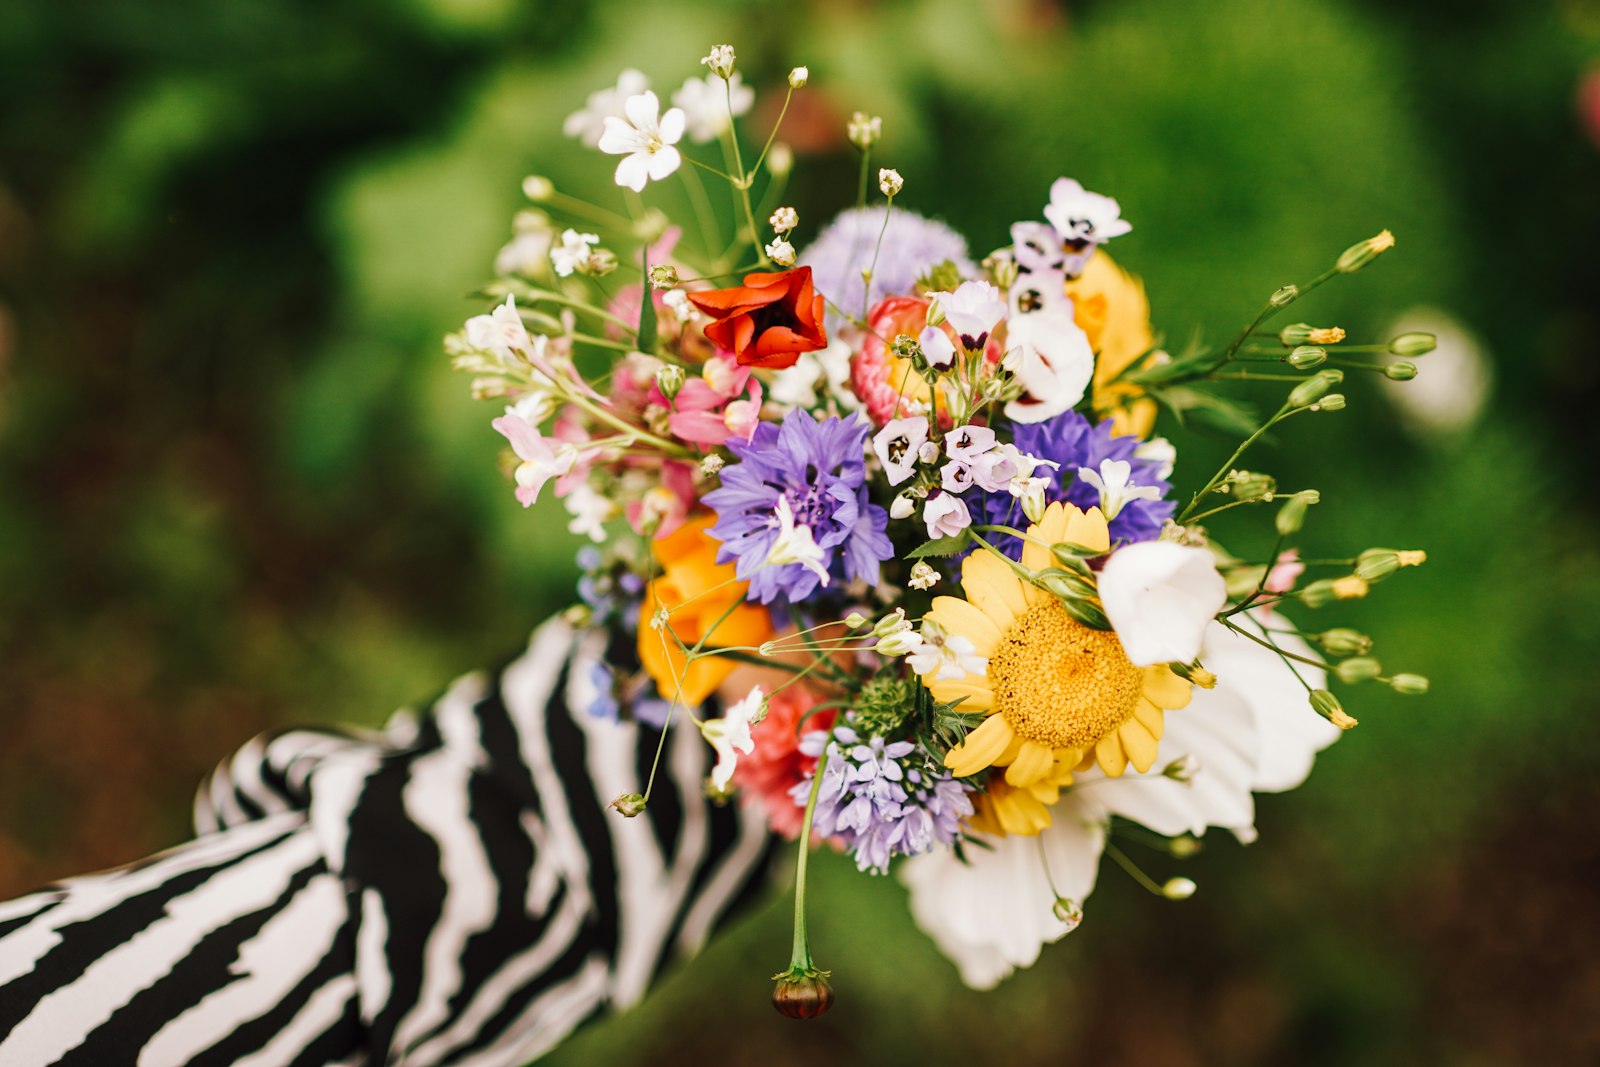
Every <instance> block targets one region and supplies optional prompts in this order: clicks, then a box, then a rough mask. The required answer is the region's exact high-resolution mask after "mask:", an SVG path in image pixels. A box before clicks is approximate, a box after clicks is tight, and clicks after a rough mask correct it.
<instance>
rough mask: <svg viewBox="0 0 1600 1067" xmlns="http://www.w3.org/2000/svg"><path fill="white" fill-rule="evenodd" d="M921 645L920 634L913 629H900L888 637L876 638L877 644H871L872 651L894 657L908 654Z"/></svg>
mask: <svg viewBox="0 0 1600 1067" xmlns="http://www.w3.org/2000/svg"><path fill="white" fill-rule="evenodd" d="M921 647H922V635H921V634H919V633H917V632H916V631H915V630H901V631H900V632H899V633H893V634H890V635H889V636H888V637H880V638H878V642H877V644H875V645H873V646H872V651H874V652H876V653H877V654H878V655H880V656H888V657H890V658H894V657H896V656H904V655H908V654H910V653H912V652H915V651H917V650H918V649H919V648H921Z"/></svg>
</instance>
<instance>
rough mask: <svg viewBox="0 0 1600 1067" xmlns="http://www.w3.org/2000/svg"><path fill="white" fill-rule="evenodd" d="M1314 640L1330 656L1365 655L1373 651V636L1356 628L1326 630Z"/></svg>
mask: <svg viewBox="0 0 1600 1067" xmlns="http://www.w3.org/2000/svg"><path fill="white" fill-rule="evenodd" d="M1311 640H1312V641H1314V642H1316V644H1317V645H1318V646H1319V647H1320V648H1321V649H1322V651H1324V652H1326V653H1327V654H1328V655H1330V656H1364V655H1366V654H1367V653H1368V652H1371V651H1372V638H1370V637H1368V636H1367V635H1366V634H1364V633H1361V632H1359V631H1356V630H1350V629H1345V628H1340V629H1336V630H1324V631H1323V632H1322V633H1320V634H1317V635H1316V636H1314V637H1313V638H1312V639H1311Z"/></svg>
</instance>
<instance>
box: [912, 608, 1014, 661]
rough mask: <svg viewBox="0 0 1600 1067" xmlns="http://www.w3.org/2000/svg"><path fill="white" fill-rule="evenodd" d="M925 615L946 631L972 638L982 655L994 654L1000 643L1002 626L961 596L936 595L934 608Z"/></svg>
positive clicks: (979, 653)
mask: <svg viewBox="0 0 1600 1067" xmlns="http://www.w3.org/2000/svg"><path fill="white" fill-rule="evenodd" d="M924 617H925V618H929V619H932V620H933V621H934V622H936V623H938V624H939V625H940V626H942V627H944V629H945V632H946V633H952V634H960V635H961V636H963V637H965V638H967V639H968V640H970V641H971V642H972V644H973V647H975V648H976V649H977V650H978V655H980V656H992V655H994V649H995V646H996V645H998V644H999V643H1000V628H999V627H997V626H996V625H995V624H994V623H993V622H990V621H989V616H987V615H985V614H984V613H983V612H981V611H979V610H978V609H977V608H975V607H973V606H972V605H971V604H968V603H967V602H966V601H965V600H962V599H961V598H960V597H953V596H936V597H934V598H933V610H932V611H929V612H928V614H927V615H926V616H924Z"/></svg>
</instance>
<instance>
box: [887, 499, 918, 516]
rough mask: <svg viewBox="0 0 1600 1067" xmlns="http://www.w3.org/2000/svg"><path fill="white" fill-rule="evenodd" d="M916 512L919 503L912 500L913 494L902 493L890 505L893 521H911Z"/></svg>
mask: <svg viewBox="0 0 1600 1067" xmlns="http://www.w3.org/2000/svg"><path fill="white" fill-rule="evenodd" d="M916 510H917V502H916V501H915V500H913V499H912V498H911V494H909V493H901V494H900V495H899V496H897V497H895V498H894V503H892V504H890V505H889V517H890V518H891V519H909V518H910V517H911V515H912V513H913V512H915V511H916Z"/></svg>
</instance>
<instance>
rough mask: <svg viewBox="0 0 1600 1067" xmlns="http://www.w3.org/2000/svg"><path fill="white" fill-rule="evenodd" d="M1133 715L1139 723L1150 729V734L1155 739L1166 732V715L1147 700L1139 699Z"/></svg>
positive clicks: (1159, 738)
mask: <svg viewBox="0 0 1600 1067" xmlns="http://www.w3.org/2000/svg"><path fill="white" fill-rule="evenodd" d="M1133 717H1134V718H1135V719H1138V720H1139V724H1140V725H1141V726H1143V727H1144V728H1145V729H1146V730H1148V731H1150V736H1151V737H1153V738H1155V739H1156V740H1157V741H1159V740H1161V736H1162V735H1163V734H1164V733H1166V732H1167V716H1166V713H1165V712H1163V711H1162V710H1161V709H1160V708H1158V707H1156V706H1155V705H1154V704H1152V703H1150V702H1149V701H1148V700H1144V699H1142V698H1141V699H1140V701H1139V703H1138V706H1136V707H1135V708H1134V709H1133Z"/></svg>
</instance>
